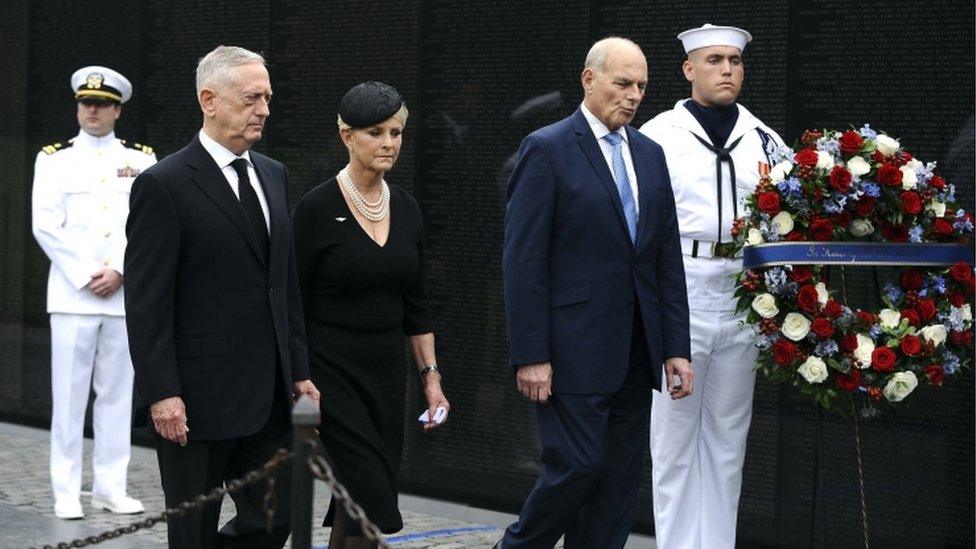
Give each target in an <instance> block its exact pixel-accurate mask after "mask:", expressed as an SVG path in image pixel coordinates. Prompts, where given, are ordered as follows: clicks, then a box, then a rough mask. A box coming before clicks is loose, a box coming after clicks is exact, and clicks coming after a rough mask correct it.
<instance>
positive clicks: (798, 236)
mask: <svg viewBox="0 0 976 549" xmlns="http://www.w3.org/2000/svg"><path fill="white" fill-rule="evenodd" d="M786 240H787V242H803V241H804V240H805V238H804V236H803V234H802V233H799V232H797V231H790V234H788V235H786Z"/></svg>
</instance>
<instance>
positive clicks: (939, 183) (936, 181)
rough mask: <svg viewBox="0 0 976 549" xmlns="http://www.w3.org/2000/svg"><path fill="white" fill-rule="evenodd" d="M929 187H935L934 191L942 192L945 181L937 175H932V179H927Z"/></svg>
mask: <svg viewBox="0 0 976 549" xmlns="http://www.w3.org/2000/svg"><path fill="white" fill-rule="evenodd" d="M929 185H931V186H933V187H935V188H936V189H939V190H942V189H944V188H945V186H946V182H945V179H942V178H941V177H939V176H937V175H933V176H932V179H929Z"/></svg>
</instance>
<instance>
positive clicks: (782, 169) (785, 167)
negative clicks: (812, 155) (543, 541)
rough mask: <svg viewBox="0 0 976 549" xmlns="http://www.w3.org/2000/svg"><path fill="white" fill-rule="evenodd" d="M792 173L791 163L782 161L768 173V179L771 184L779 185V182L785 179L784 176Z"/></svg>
mask: <svg viewBox="0 0 976 549" xmlns="http://www.w3.org/2000/svg"><path fill="white" fill-rule="evenodd" d="M792 171H793V163H792V162H790V161H789V160H784V161H782V162H780V163H779V164H776V165H775V166H773V169H772V170H770V171H769V179H770V180H772V182H773V183H779V182H780V181H782V180H784V179H786V176H788V175H790V172H792Z"/></svg>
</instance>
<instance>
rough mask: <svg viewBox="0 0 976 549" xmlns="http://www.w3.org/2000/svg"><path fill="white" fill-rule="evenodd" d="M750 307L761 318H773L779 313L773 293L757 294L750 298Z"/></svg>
mask: <svg viewBox="0 0 976 549" xmlns="http://www.w3.org/2000/svg"><path fill="white" fill-rule="evenodd" d="M752 309H753V310H754V311H756V312H757V313H759V316H761V317H763V318H773V317H775V316H776V315H778V314H779V309H778V308H777V307H776V298H775V297H773V294H759V295H757V296H756V299H753V300H752Z"/></svg>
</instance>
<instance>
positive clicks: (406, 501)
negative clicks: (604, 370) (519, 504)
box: [0, 423, 654, 549]
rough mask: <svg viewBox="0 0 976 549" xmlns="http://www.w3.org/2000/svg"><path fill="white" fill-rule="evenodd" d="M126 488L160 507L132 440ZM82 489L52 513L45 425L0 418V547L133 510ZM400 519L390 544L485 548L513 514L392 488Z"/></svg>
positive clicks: (34, 541)
mask: <svg viewBox="0 0 976 549" xmlns="http://www.w3.org/2000/svg"><path fill="white" fill-rule="evenodd" d="M90 454H91V441H90V440H86V441H85V457H86V460H85V469H84V471H85V473H84V478H83V481H82V486H83V489H85V488H89V487H90V486H91V463H90V460H89V459H88V458H89V457H90ZM129 494H130V495H131V496H133V497H135V498H138V499H140V500H142V502H143V504H144V505H145V506H146V512H147V514H154V513H158V512H160V511H162V510H163V508H164V507H163V493H162V490H161V489H160V487H159V473H158V471H157V469H156V456H155V453H153V452H152V451H150V450H148V449H145V448H133V454H132V461H131V463H130V465H129ZM87 496H88V494H87V493H85V494H83V496H82V504H83V506H84V507H85V513H86V517H85V519H84V520H79V521H63V520H59V519H57V518H55V517H54V511H53V507H52V506H53V501H52V498H51V489H50V481H49V477H48V433H47V431H44V430H39V429H31V428H27V427H21V426H17V425H11V424H4V423H0V548H8V547H10V548H12V547H32V546H37V547H40V546H43V545H45V544H51V545H56V544H57V543H58V542H62V541H70V540H71V539H74V538H76V537H84V536H90V535H93V534H97V533H100V532H101V531H104V530H110V529H113V528H117V527H119V526H123V525H126V524H128V523H130V522H132V521H134V520H137V517H139V516H141V515H129V516H119V515H113V514H111V513H108V512H104V511H95V510H94V509H92V508H91V507H90V506H89V505H88V501H87ZM328 499H329V495H328V490H327V489H326V487H325V484H324V483H321V482H319V483H316V486H315V510H314V511H313V516H314V517H322V516H324V514H325V510H326V506H327V504H328ZM400 508H401V510H402V511H403V519H404V524H405V527H404V529H403V531H401V532H398V533H396V534H394V535H392V536H389V537H388V538H387V542H388V543H389V544H390V545H393V546H394V547H398V548H399V547H403V548H431V549H454V548H469V547H470V548H476V547H480V548H487V547H491V546H492V544H494V543H495V541H497V540H498V538H499V537H501V534H502V531H503V530H504V527H505V525H507V524H509V523H510V522H511V521H512V520H514V518H515V517H514V516H512V515H507V514H504V513H497V512H493V511H487V510H484V509H476V508H473V507H467V506H464V505H459V504H455V503H449V502H442V501H437V500H431V499H426V498H419V497H414V496H409V495H401V496H400ZM222 515H223V516H222V520H221V523H223V522H224V521H226V520H227V519H229V518H230V517H231V516H232V515H233V503H232V502H231V501H230V499H229V498H228V499H226V500H225V502H224V505H223V512H222ZM312 532H313V542H314V544H315V545H316V546H317V547H318V549H325V545H326V543H327V541H328V537H329V529H328V528H323V527H321V526H315V525H313V529H312ZM165 545H166V528H165V526H163V525H162V524H160V525H157V526H155V527H154V528H152V529H150V530H140V531H139V532H137V533H135V534H132V535H129V536H126V537H125V538H123V539H119V540H113V541H110V542H106V543H104V544H101V545H100V547H106V548H112V549H121V548H132V549H148V548H159V547H165ZM653 548H654V543H653V540H651V539H650V538H647V537H643V536H631V538H630V541H629V542H628V543H627V549H653Z"/></svg>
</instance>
